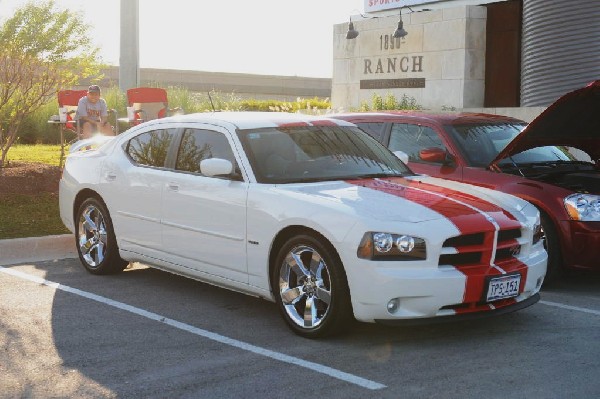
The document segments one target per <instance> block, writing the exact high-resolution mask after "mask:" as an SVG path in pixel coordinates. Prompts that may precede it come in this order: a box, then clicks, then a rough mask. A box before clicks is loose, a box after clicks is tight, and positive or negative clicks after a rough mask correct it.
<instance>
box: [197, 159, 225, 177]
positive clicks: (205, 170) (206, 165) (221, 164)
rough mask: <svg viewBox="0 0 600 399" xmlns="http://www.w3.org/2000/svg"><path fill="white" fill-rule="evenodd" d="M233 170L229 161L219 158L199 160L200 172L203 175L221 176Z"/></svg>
mask: <svg viewBox="0 0 600 399" xmlns="http://www.w3.org/2000/svg"><path fill="white" fill-rule="evenodd" d="M232 172H233V164H232V163H231V161H228V160H226V159H221V158H209V159H204V160H202V161H200V173H202V174H203V175H204V176H208V177H213V176H223V175H230V174H231V173H232Z"/></svg>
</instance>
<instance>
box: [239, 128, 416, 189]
mask: <svg viewBox="0 0 600 399" xmlns="http://www.w3.org/2000/svg"><path fill="white" fill-rule="evenodd" d="M238 137H239V138H240V141H241V142H242V145H243V146H244V149H245V151H246V154H247V155H248V159H249V161H250V163H251V165H252V169H253V170H254V174H255V175H256V178H257V180H258V182H260V183H294V182H312V181H325V180H344V179H357V178H365V177H389V176H402V175H407V174H412V172H411V171H410V170H409V169H408V168H407V167H406V165H404V164H403V163H402V162H401V161H400V160H399V159H398V158H397V157H395V156H394V154H392V153H391V152H390V151H388V150H387V149H386V148H385V147H384V146H383V145H382V144H380V143H378V142H377V141H376V140H375V139H373V138H372V137H370V136H369V135H368V134H365V133H364V132H363V131H361V130H359V129H357V128H356V127H349V126H348V127H346V126H291V127H279V128H263V129H253V130H241V131H238Z"/></svg>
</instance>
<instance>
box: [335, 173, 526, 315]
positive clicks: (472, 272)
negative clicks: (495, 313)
mask: <svg viewBox="0 0 600 399" xmlns="http://www.w3.org/2000/svg"><path fill="white" fill-rule="evenodd" d="M347 183H349V184H354V185H358V186H362V187H366V188H370V189H372V190H377V191H381V192H385V193H387V194H390V195H395V196H398V197H401V198H404V199H406V200H409V201H411V202H415V203H418V204H421V205H423V206H425V207H427V208H429V209H431V210H433V211H435V212H437V213H439V214H440V215H443V216H444V217H446V218H447V219H448V220H449V221H450V222H451V223H453V224H454V225H455V226H456V228H457V229H458V230H459V231H460V233H461V235H466V234H474V233H483V234H484V235H483V236H484V242H483V247H485V248H493V247H495V240H496V239H497V233H496V231H497V230H498V229H500V230H504V229H517V228H519V229H520V228H521V224H520V222H519V221H518V220H516V218H515V217H514V216H513V215H511V214H510V213H508V212H507V211H505V210H504V209H503V208H501V207H499V206H497V205H495V204H492V203H490V202H487V201H485V200H482V199H480V198H477V197H475V196H473V195H470V194H467V193H464V192H460V191H456V190H453V189H449V188H445V187H441V186H436V185H433V184H428V183H423V182H421V181H419V180H409V179H405V178H390V179H385V180H381V179H364V180H352V181H347ZM457 250H458V251H459V253H460V249H457ZM482 254H483V257H482V259H481V261H480V262H479V263H478V264H476V265H473V266H465V267H460V268H459V267H456V266H455V267H456V269H457V270H459V271H460V272H461V273H463V274H464V275H465V276H466V283H465V291H464V294H463V303H471V304H476V303H477V302H480V301H481V299H482V296H483V294H484V293H485V290H486V288H487V287H486V286H485V284H486V277H487V276H494V275H501V274H503V272H507V273H509V272H515V271H518V272H519V273H521V284H520V285H521V286H520V292H522V291H523V288H524V284H525V279H526V276H527V266H526V265H525V264H523V263H522V262H519V261H517V260H516V259H514V258H513V259H512V260H511V261H510V262H504V263H505V264H503V265H502V266H503V268H497V267H495V265H494V262H493V259H492V258H491V257H492V256H493V252H492V251H491V250H486V251H482ZM513 302H514V300H513ZM504 303H506V305H508V304H509V303H511V301H510V300H504V302H502V305H501V306H506V305H504ZM499 305H500V303H499ZM485 306H488V305H485ZM488 308H490V307H489V306H488ZM476 310H481V305H479V306H477V308H471V307H469V308H461V309H457V310H456V312H457V313H463V312H469V311H476Z"/></svg>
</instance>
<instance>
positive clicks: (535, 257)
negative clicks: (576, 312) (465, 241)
mask: <svg viewBox="0 0 600 399" xmlns="http://www.w3.org/2000/svg"><path fill="white" fill-rule="evenodd" d="M547 261H548V255H547V253H546V252H545V251H543V250H539V251H535V252H532V253H530V254H529V256H528V257H527V258H526V259H514V260H511V261H510V262H508V263H505V264H503V265H502V267H503V268H504V269H509V267H513V268H512V269H511V270H508V272H510V273H512V272H519V273H520V274H521V284H520V288H519V295H518V296H517V297H514V298H509V299H501V300H498V301H494V302H491V303H485V302H484V301H482V297H484V291H485V289H487V287H486V286H485V284H483V283H482V282H483V281H485V278H486V277H488V276H489V275H490V274H491V273H492V274H499V272H498V271H497V270H493V269H494V268H487V270H486V271H483V272H482V273H480V274H470V275H467V274H466V273H465V272H463V271H460V270H458V269H456V268H454V267H451V266H446V267H437V266H436V267H431V266H430V267H425V266H421V267H416V266H410V267H409V266H404V265H402V266H398V265H396V267H394V266H392V265H390V264H384V263H382V262H369V261H363V260H359V261H358V262H356V263H354V264H353V265H352V266H350V267H347V271H346V274H347V277H348V285H349V288H350V293H351V298H352V306H353V310H354V316H355V318H356V319H357V320H359V321H363V322H375V321H377V322H381V323H383V322H388V321H391V322H392V323H393V322H395V321H398V320H408V319H431V318H438V317H442V318H444V317H448V316H457V315H459V314H468V315H470V316H469V317H475V316H474V315H479V314H484V313H490V312H491V313H490V315H491V314H497V313H500V312H498V311H499V310H500V309H504V308H506V309H507V310H506V311H508V309H509V308H512V309H514V310H517V309H520V308H522V307H526V306H529V305H531V304H533V303H535V302H536V301H537V299H536V300H532V299H530V298H532V297H535V296H536V294H538V292H539V290H540V288H541V285H542V283H543V280H544V276H545V275H546V264H547ZM483 269H485V268H482V270H483ZM390 300H395V301H397V307H396V308H395V309H394V310H393V311H388V303H389V302H390ZM511 311H512V310H511ZM450 318H451V319H455V317H450Z"/></svg>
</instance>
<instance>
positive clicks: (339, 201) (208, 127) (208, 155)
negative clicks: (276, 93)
mask: <svg viewBox="0 0 600 399" xmlns="http://www.w3.org/2000/svg"><path fill="white" fill-rule="evenodd" d="M93 140H94V139H90V141H85V142H81V143H78V144H76V146H75V147H74V148H73V151H72V153H71V155H69V157H68V159H67V162H66V165H65V168H64V172H63V176H62V179H61V181H60V213H61V218H62V220H63V222H64V224H65V225H66V226H67V227H68V228H69V229H70V230H71V231H72V232H73V233H74V235H75V240H76V244H77V250H78V252H79V257H80V259H81V262H82V264H83V266H84V267H85V268H86V269H87V270H88V271H89V272H91V273H93V274H107V273H116V272H120V271H122V270H123V269H124V268H125V267H126V265H127V264H128V263H129V262H142V263H144V264H146V265H149V266H152V267H156V268H159V269H162V270H166V271H169V272H172V273H177V274H180V275H183V276H187V277H190V278H194V279H198V280H201V281H205V282H209V283H211V284H216V285H219V286H222V287H226V288H229V289H233V290H236V291H240V292H244V293H246V294H250V295H255V296H259V297H262V298H265V299H268V300H272V301H275V302H276V303H277V304H278V307H279V310H280V312H281V315H282V316H283V319H284V320H285V321H286V322H287V324H288V325H289V326H290V328H291V329H292V330H293V331H294V332H296V333H297V334H300V335H302V336H305V337H311V338H314V337H321V336H325V335H328V334H332V333H336V332H339V331H340V330H342V329H343V328H344V326H345V325H346V324H347V322H348V321H350V320H352V318H355V319H357V320H359V321H363V322H380V323H388V324H396V323H401V322H406V321H407V320H413V321H414V319H419V320H421V319H425V320H430V319H437V320H451V319H457V318H463V317H470V316H480V315H491V314H499V313H506V312H509V311H513V310H517V309H522V308H524V307H526V306H529V305H531V304H533V303H535V302H536V301H537V300H539V289H540V287H541V285H542V282H543V279H544V275H545V272H546V261H547V254H546V252H545V251H544V248H543V243H542V241H541V236H542V234H541V231H540V218H539V214H538V211H537V210H536V208H535V207H534V206H532V205H531V204H529V203H527V202H525V201H523V200H520V199H518V198H516V197H513V196H510V195H507V194H503V193H500V192H495V191H491V190H487V189H484V188H481V187H475V186H469V185H464V184H460V183H455V182H450V181H445V180H440V179H435V178H431V177H427V176H423V175H416V174H414V173H413V172H411V170H410V169H409V168H408V167H407V166H406V165H405V164H404V163H402V161H400V160H399V159H398V157H396V156H395V155H394V154H393V153H391V152H390V151H389V150H387V149H386V148H385V147H384V146H382V145H380V144H379V143H377V142H376V141H375V140H374V139H372V138H371V137H370V136H368V135H367V134H365V133H363V132H362V131H360V130H359V129H358V128H356V127H355V126H354V125H353V124H350V123H348V122H344V121H341V120H331V119H327V118H322V117H313V116H306V115H299V114H285V113H252V112H239V113H214V114H192V115H183V116H178V117H170V118H164V119H157V120H153V121H150V122H147V123H144V124H141V125H139V126H136V127H134V128H131V129H130V130H128V131H127V132H125V133H122V134H121V135H119V136H117V137H114V138H104V139H103V140H100V145H99V146H93ZM78 148H81V149H82V151H75V150H76V149H78Z"/></svg>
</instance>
